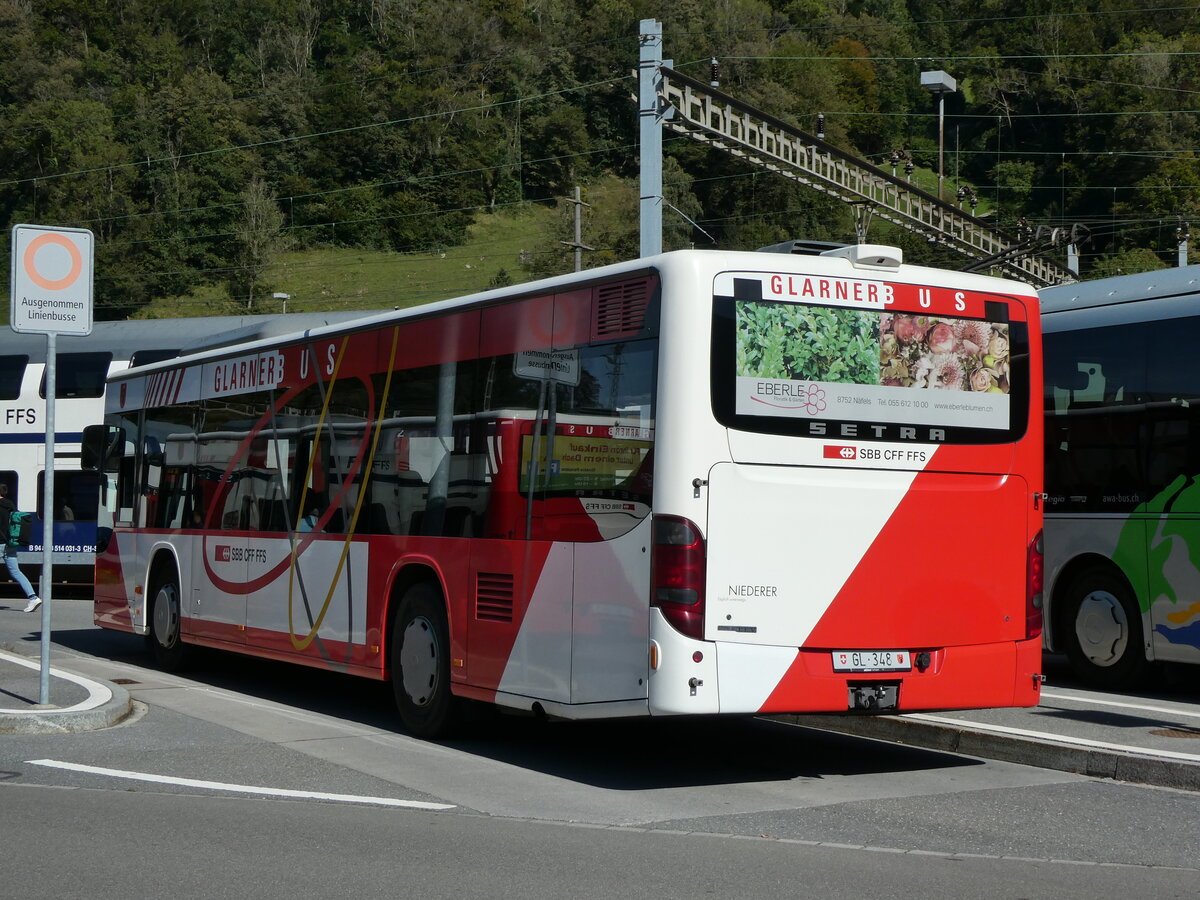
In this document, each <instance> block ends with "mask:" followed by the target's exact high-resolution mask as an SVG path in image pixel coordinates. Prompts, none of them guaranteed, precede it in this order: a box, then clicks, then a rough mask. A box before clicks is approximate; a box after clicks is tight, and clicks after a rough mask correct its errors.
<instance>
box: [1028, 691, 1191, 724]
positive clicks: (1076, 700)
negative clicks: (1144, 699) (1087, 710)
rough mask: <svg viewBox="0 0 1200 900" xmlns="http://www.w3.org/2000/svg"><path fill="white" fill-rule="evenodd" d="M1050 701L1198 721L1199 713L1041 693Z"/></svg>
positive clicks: (1141, 704)
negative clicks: (1133, 710) (1129, 710)
mask: <svg viewBox="0 0 1200 900" xmlns="http://www.w3.org/2000/svg"><path fill="white" fill-rule="evenodd" d="M1047 697H1048V698H1049V699H1051V700H1066V701H1068V702H1070V703H1084V704H1095V705H1096V706H1115V707H1117V708H1118V709H1136V710H1139V711H1140V712H1152V713H1158V714H1160V715H1164V716H1186V717H1187V718H1190V719H1200V712H1189V711H1187V710H1184V709H1168V708H1167V707H1165V706H1147V705H1145V704H1143V703H1129V702H1119V701H1116V700H1101V699H1099V698H1098V697H1094V696H1092V695H1090V694H1089V695H1088V696H1086V697H1072V696H1071V695H1070V694H1051V693H1049V692H1047V691H1042V698H1043V699H1045V698H1047Z"/></svg>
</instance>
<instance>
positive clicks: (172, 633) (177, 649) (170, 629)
mask: <svg viewBox="0 0 1200 900" xmlns="http://www.w3.org/2000/svg"><path fill="white" fill-rule="evenodd" d="M150 604H151V605H150V634H149V635H148V637H149V640H150V646H151V647H152V648H153V650H154V659H155V661H156V662H157V663H158V665H159V666H160V667H161V668H163V669H166V670H167V671H168V672H178V671H180V670H181V669H183V668H184V667H185V665H186V664H187V660H188V654H187V645H186V644H185V643H184V642H183V638H182V634H181V631H182V629H181V622H182V620H181V609H180V603H179V578H178V576H176V574H175V572H174V571H171V572H168V573H165V574H162V575H160V576H159V578H158V579H157V580H156V582H155V587H154V590H153V591H152V593H151V600H150Z"/></svg>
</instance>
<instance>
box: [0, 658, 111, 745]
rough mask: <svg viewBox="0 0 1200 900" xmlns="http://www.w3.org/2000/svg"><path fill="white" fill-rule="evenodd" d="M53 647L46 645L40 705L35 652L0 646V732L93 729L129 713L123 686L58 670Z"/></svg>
mask: <svg viewBox="0 0 1200 900" xmlns="http://www.w3.org/2000/svg"><path fill="white" fill-rule="evenodd" d="M34 649H35V650H40V647H35V648H34ZM16 650H22V651H24V652H15V651H16ZM54 651H55V648H54V647H51V650H50V703H49V704H48V705H46V706H41V705H39V703H38V701H39V700H40V698H41V657H40V655H39V656H33V657H30V656H28V655H26V654H27V653H28V648H26V647H24V646H22V647H14V646H12V645H0V734H5V733H7V734H63V733H67V732H74V731H93V730H95V729H98V728H108V727H109V726H111V725H115V724H117V723H118V722H120V721H121V720H122V719H124V718H125V717H126V716H128V715H129V713H130V711H131V709H132V705H131V703H130V699H129V692H128V691H127V690H125V689H124V688H123V687H121V686H120V685H116V684H111V683H109V682H102V681H96V680H94V679H91V678H84V677H83V676H82V675H76V674H73V673H71V672H68V671H66V670H64V669H62V668H61V667H60V666H59V665H58V663H57V662H56V661H55V655H54Z"/></svg>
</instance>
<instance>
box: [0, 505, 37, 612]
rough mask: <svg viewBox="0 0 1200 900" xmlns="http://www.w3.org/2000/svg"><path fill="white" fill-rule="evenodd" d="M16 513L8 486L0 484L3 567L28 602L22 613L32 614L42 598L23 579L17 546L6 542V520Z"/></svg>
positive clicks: (15, 506)
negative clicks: (9, 495) (18, 561)
mask: <svg viewBox="0 0 1200 900" xmlns="http://www.w3.org/2000/svg"><path fill="white" fill-rule="evenodd" d="M16 511H17V504H15V503H13V502H12V501H11V500H9V499H8V485H7V484H0V536H3V541H0V553H2V554H3V555H4V565H5V566H7V567H8V574H9V575H11V576H12V580H13V581H15V582H16V583H17V587H19V588H20V589H21V590H23V591H24V592H25V599H26V600H27V601H28V602H27V603H26V604H25V609H24V612H33V611H34V610H35V609H37V608H38V607H39V606H41V605H42V598H41V597H39V596H38V595H37V594H36V593H34V591H33V585H31V584H30V583H29V579H28V578H26V577H25V573H24V572H22V571H21V567H20V565H18V564H17V546H19V545H12V544H10V543H9V542H8V520H9V518H10V517H11V516H12V514H13V513H14V512H16Z"/></svg>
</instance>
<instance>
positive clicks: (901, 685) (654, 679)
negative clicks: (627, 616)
mask: <svg viewBox="0 0 1200 900" xmlns="http://www.w3.org/2000/svg"><path fill="white" fill-rule="evenodd" d="M650 614H651V625H650V635H651V640H652V643H653V645H654V657H655V659H656V661H657V668H656V669H654V670H652V671H651V673H650V684H649V701H650V712H651V713H652V714H655V715H703V714H714V713H721V714H747V713H750V714H753V713H804V712H814V713H815V712H821V713H839V712H847V711H849V710H850V708H851V700H850V695H851V693H852V691H853V690H854V689H855V688H856V687H859V688H862V687H872V686H888V687H891V686H895V687H896V688H897V690H896V691H895V697H896V706H895V707H894V708H890V709H884V710H880V711H881V712H917V711H921V710H942V709H973V708H984V707H1005V706H1036V705H1037V703H1038V701H1039V699H1040V696H1041V671H1042V669H1041V662H1042V648H1041V639H1040V637H1038V638H1033V639H1032V640H1024V641H1001V642H997V643H991V644H973V645H967V646H959V647H943V648H937V649H930V650H928V652H929V655H930V663H929V665H928V667H926V668H925V670H924V671H919V670H918V669H916V668H914V669H913V670H912V671H911V672H886V673H847V672H835V671H834V670H833V655H832V653H831V652H830V651H829V650H809V649H804V650H798V649H797V648H795V647H774V646H762V645H748V644H733V643H722V642H712V641H696V640H692V639H690V638H687V637H684V636H683V635H681V634H679V632H677V631H675V629H673V628H672V627H671V626H670V625H669V624H668V623H667V622H666V620H665V619H663V618H662V616H661V614H660V613H659V612H658V610H656V609H651V611H650ZM839 649H851V648H839ZM889 649H896V650H910V651H912V652H913V653H914V655H916V654H918V653H920V652H921V651H922V650H924V649H926V648H919V647H894V648H889Z"/></svg>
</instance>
